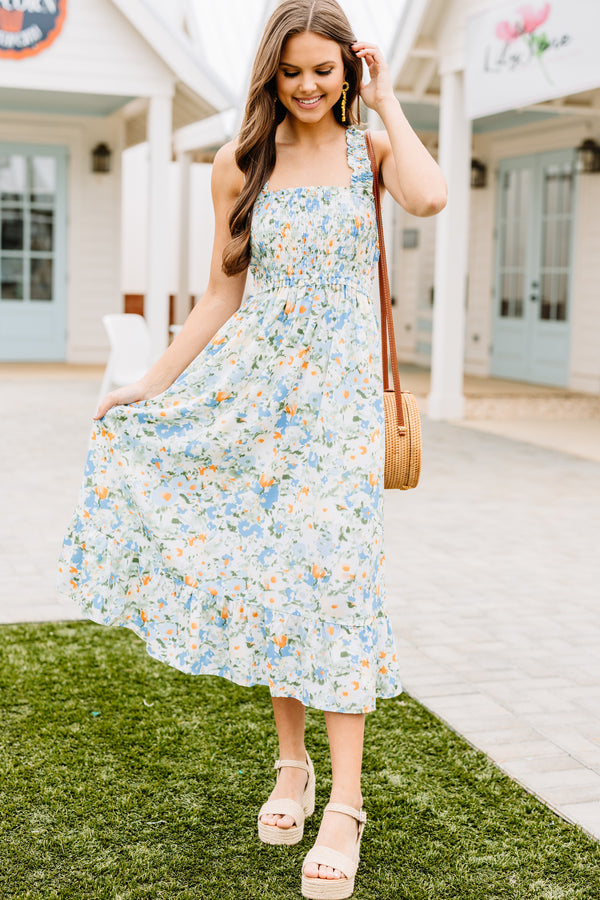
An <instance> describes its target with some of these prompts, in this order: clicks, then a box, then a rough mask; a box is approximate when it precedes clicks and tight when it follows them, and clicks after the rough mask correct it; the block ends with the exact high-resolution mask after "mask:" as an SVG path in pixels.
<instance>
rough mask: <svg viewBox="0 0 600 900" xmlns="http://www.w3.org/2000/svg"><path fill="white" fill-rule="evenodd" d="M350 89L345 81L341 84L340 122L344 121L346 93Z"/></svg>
mask: <svg viewBox="0 0 600 900" xmlns="http://www.w3.org/2000/svg"><path fill="white" fill-rule="evenodd" d="M349 89H350V85H349V84H348V82H347V81H345V82H344V83H343V85H342V122H345V121H346V93H347V91H348V90H349Z"/></svg>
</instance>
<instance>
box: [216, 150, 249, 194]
mask: <svg viewBox="0 0 600 900" xmlns="http://www.w3.org/2000/svg"><path fill="white" fill-rule="evenodd" d="M237 145H238V139H237V137H235V138H233V139H232V140H231V141H227V143H226V144H223V146H222V147H219V149H218V150H217V152H216V153H215V158H214V162H213V171H212V181H213V186H214V187H216V188H217V189H220V190H223V191H225V192H226V193H228V194H235V195H237V194H239V193H240V191H241V190H242V188H243V186H244V173H243V172H242V171H241V169H239V168H238V165H237V163H236V161H235V151H236V149H237Z"/></svg>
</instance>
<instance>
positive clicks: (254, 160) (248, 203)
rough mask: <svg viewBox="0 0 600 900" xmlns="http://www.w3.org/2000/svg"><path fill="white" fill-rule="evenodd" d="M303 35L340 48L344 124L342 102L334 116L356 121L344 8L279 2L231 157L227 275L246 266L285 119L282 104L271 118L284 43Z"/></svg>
mask: <svg viewBox="0 0 600 900" xmlns="http://www.w3.org/2000/svg"><path fill="white" fill-rule="evenodd" d="M307 31H308V32H311V33H312V34H318V35H320V36H321V37H324V38H328V39H329V40H331V41H335V42H336V43H337V44H339V45H340V48H341V51H342V62H343V64H344V68H345V72H346V81H347V82H348V84H349V88H348V92H347V94H346V121H345V122H342V110H341V97H340V99H339V100H338V101H337V102H336V103H335V104H334V106H333V114H334V116H335V119H336V121H337V122H339V123H340V124H341V125H346V126H348V125H354V124H356V123H359V122H360V112H359V110H358V104H356V106H357V111H356V113H355V112H354V101H355V100H356V98H357V96H358V91H359V87H360V81H361V76H362V60H361V59H360V58H358V57H357V56H355V55H354V53H352V51H351V50H350V44H352V43H353V42H354V41H355V40H356V38H355V37H354V34H353V33H352V29H351V27H350V23H349V22H348V19H347V18H346V14H345V13H344V11H343V9H342V8H341V6H340V5H339V3H337V2H336V0H283V2H282V3H280V5H279V6H278V7H277V9H276V10H275V11H274V12H273V14H272V15H271V17H270V19H269V21H268V22H267V24H266V27H265V30H264V33H263V36H262V39H261V42H260V45H259V47H258V51H257V53H256V58H255V60H254V66H253V68H252V76H251V78H250V88H249V91H248V99H247V101H246V109H245V112H244V119H243V121H242V124H241V127H240V133H239V138H238V146H237V149H236V152H235V161H236V163H237V165H238V168H239V169H240V170H241V171H242V172H243V173H244V175H245V176H246V178H245V182H244V187H243V188H242V190H241V192H240V195H239V197H238V198H237V200H236V203H235V205H234V207H233V209H232V211H231V215H230V217H229V230H230V233H231V240H230V241H229V243H228V244H226V246H225V249H224V251H223V263H222V268H223V271H224V272H225V274H226V275H235V274H237V273H238V272H242V271H243V270H244V269H245V268H246V267H247V266H248V264H249V262H250V253H251V250H250V226H251V222H252V210H253V208H254V203H255V201H256V198H257V197H258V194H259V191H260V190H261V188H262V186H263V185H264V183H265V182H266V181H267V179H268V178H269V175H270V174H271V172H272V171H273V168H274V167H275V131H276V129H277V126H278V125H279V123H280V122H281V121H282V120H283V119H284V118H285V114H286V110H285V108H283V109H282V108H281V106H282V104H281V103H277V104H275V118H273V105H274V98H275V96H276V81H275V79H276V75H277V70H278V68H279V63H280V60H281V54H282V51H283V46H284V44H285V42H286V40H287V39H288V38H289V37H290V36H291V35H293V34H304V33H305V32H307Z"/></svg>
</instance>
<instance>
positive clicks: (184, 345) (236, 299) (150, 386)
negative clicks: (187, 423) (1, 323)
mask: <svg viewBox="0 0 600 900" xmlns="http://www.w3.org/2000/svg"><path fill="white" fill-rule="evenodd" d="M234 151H235V144H234V142H233V141H230V142H229V143H227V144H225V145H224V146H223V147H221V149H220V150H219V151H218V152H217V154H216V156H215V161H214V165H213V170H212V177H211V192H212V199H213V205H214V209H215V237H214V243H213V251H212V259H211V266H210V275H209V280H208V286H207V288H206V290H205V292H204V293H203V294H202V296H201V297H200V299H199V300H198V302H197V303H196V304H195V306H194V308H193V310H192V311H191V312H190V314H189V315H188V317H187V319H186V320H185V323H184V325H183V327H182V329H181V331H180V332H179V334H178V335H177V337H176V338H175V339H174V340H173V341H172V343H171V344H170V345H169V347H167V349H166V350H165V352H164V353H163V354H162V356H161V357H160V358H159V359H158V360H157V361H156V362H155V363H154V365H153V366H152V368H150V369H149V370H148V372H146V374H145V375H144V376H143V377H142V378H141V379H140V380H139V381H136V382H134V383H133V384H130V385H126V386H125V387H122V388H119V389H117V390H115V391H111V392H110V393H108V394H107V395H106V397H104V398H103V399H102V401H101V402H100V404H99V406H98V409H97V411H96V413H95V415H94V416H93V418H94V419H100V418H102V416H103V415H104V414H105V413H106V412H107V411H108V410H109V409H110V408H111V407H112V406H116V405H117V404H119V403H133V402H135V401H136V400H149V399H150V398H151V397H155V396H156V395H157V394H160V393H162V392H163V391H165V390H166V389H167V388H168V387H169V386H170V385H171V384H172V383H173V382H174V381H175V379H176V378H177V377H178V376H179V375H181V373H182V372H183V370H184V369H185V368H187V366H188V365H189V364H190V363H191V362H192V360H193V359H195V358H196V356H197V355H198V354H199V353H200V351H201V350H202V349H203V348H204V347H205V346H206V345H207V344H208V342H209V341H210V340H211V338H212V337H213V336H214V334H215V333H216V332H217V331H218V330H219V328H220V327H221V325H223V324H224V323H225V322H226V321H227V319H229V318H230V316H231V315H233V313H234V312H235V310H236V309H238V308H239V306H240V303H241V302H242V297H243V294H244V286H245V283H246V275H247V270H246V271H244V272H241V273H240V274H238V275H233V276H227V275H225V274H224V273H223V271H222V269H221V260H222V257H223V250H224V248H225V245H226V244H227V243H228V241H229V240H230V233H229V224H228V222H229V213H230V211H231V209H232V207H233V204H234V203H235V201H236V198H237V196H238V195H239V192H240V190H241V189H242V186H243V183H244V176H243V174H242V172H240V170H239V169H238V167H237V165H236V162H235V157H234Z"/></svg>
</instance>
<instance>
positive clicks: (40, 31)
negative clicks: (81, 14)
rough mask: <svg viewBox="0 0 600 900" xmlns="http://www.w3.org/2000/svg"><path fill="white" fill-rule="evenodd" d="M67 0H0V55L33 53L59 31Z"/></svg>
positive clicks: (44, 45) (29, 54)
mask: <svg viewBox="0 0 600 900" xmlns="http://www.w3.org/2000/svg"><path fill="white" fill-rule="evenodd" d="M66 13H67V0H0V57H7V56H8V57H11V58H12V59H23V58H24V57H27V56H35V55H36V53H40V52H41V51H42V50H44V49H45V48H46V47H49V46H50V44H51V43H52V42H53V41H54V40H55V39H56V38H57V36H58V35H59V34H60V31H61V28H62V25H63V22H64V20H65V16H66Z"/></svg>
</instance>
